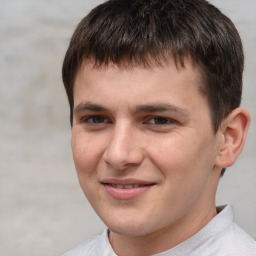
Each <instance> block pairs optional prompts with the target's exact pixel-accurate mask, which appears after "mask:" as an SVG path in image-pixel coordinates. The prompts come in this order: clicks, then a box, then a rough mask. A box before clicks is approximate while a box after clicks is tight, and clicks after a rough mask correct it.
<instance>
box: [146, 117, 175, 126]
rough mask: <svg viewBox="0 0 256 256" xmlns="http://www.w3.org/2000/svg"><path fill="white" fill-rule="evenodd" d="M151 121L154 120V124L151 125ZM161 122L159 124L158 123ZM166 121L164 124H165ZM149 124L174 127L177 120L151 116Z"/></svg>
mask: <svg viewBox="0 0 256 256" xmlns="http://www.w3.org/2000/svg"><path fill="white" fill-rule="evenodd" d="M151 120H154V121H155V122H154V123H151ZM157 120H158V121H160V122H159V123H157V122H156V121H157ZM163 121H164V122H163ZM147 122H148V123H149V124H152V125H156V126H168V125H173V124H174V123H175V120H173V119H171V118H168V117H162V116H151V117H150V118H149V119H148V121H147Z"/></svg>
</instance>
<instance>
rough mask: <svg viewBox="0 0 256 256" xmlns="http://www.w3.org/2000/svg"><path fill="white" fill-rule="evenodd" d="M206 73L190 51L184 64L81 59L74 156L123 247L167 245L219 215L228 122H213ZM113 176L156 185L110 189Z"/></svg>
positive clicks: (148, 249) (132, 254)
mask: <svg viewBox="0 0 256 256" xmlns="http://www.w3.org/2000/svg"><path fill="white" fill-rule="evenodd" d="M200 82H201V77H200V73H199V71H198V70H197V69H196V68H195V67H194V66H193V65H192V64H191V63H190V61H189V60H186V61H185V68H182V67H177V66H176V65H175V64H174V63H173V62H170V63H168V64H166V65H164V66H161V67H157V66H153V67H151V68H144V67H140V66H136V67H132V68H119V67H117V66H115V65H114V64H109V65H108V66H106V67H100V68H95V67H94V66H92V65H91V64H85V63H84V64H83V65H82V66H81V68H80V70H79V72H78V74H77V77H76V80H75V85H74V120H73V128H72V150H73V157H74V162H75V165H76V170H77V174H78V178H79V181H80V184H81V187H82V189H83V191H84V193H85V195H86V197H87V198H88V200H89V202H90V203H91V205H92V207H93V208H94V210H95V211H96V213H97V214H98V215H99V216H100V218H101V219H102V220H103V221H104V222H105V224H106V225H107V226H108V228H109V229H110V235H109V240H110V242H111V244H112V247H113V249H114V251H115V252H116V253H117V254H118V255H120V256H126V255H127V256H128V255H129V256H137V255H139V256H146V255H152V254H156V253H159V252H162V251H166V250H168V249H170V248H172V247H174V246H175V245H177V244H179V243H181V242H182V241H184V240H186V239H187V238H189V237H191V236H192V235H193V234H195V233H196V232H198V231H199V230H200V229H201V228H202V227H203V226H204V225H206V224H207V223H208V222H209V221H210V220H211V219H212V218H213V217H214V216H215V215H216V206H215V193H216V189H217V185H218V180H219V175H220V171H221V168H222V167H226V166H228V165H230V164H231V161H230V162H228V161H226V162H225V164H222V163H223V162H224V160H223V159H224V157H223V155H224V153H223V152H224V148H225V147H224V145H225V141H226V139H225V138H226V136H225V134H226V133H225V132H226V130H227V129H226V127H227V124H226V123H225V124H224V125H223V126H222V128H221V129H219V131H218V132H217V133H214V132H213V128H212V122H211V116H210V109H209V105H208V101H207V98H206V96H205V95H204V94H203V93H202V92H201V91H200V89H199V85H200ZM227 123H229V122H227ZM234 158H236V157H234ZM108 182H109V183H112V182H113V183H116V184H117V183H121V184H123V183H125V184H129V183H132V184H134V183H147V185H149V186H147V188H146V190H145V191H144V192H142V193H139V194H138V195H136V193H135V196H134V197H132V198H127V199H119V198H114V197H113V196H111V195H110V194H109V193H108V191H107V189H106V183H108ZM108 187H109V186H108ZM125 191H127V190H125Z"/></svg>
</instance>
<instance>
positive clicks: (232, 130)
mask: <svg viewBox="0 0 256 256" xmlns="http://www.w3.org/2000/svg"><path fill="white" fill-rule="evenodd" d="M249 124H250V115H249V113H248V111H247V110H245V109H243V108H236V109H234V110H233V111H232V112H231V113H230V114H229V115H228V117H227V118H226V119H225V120H223V121H222V123H221V126H220V128H219V132H220V136H221V139H220V145H219V151H218V155H217V158H216V162H215V165H216V166H217V167H221V168H226V167H229V166H231V165H233V163H234V162H235V160H236V159H237V157H238V156H239V154H240V152H241V151H242V149H243V146H244V142H245V138H246V134H247V130H248V127H249Z"/></svg>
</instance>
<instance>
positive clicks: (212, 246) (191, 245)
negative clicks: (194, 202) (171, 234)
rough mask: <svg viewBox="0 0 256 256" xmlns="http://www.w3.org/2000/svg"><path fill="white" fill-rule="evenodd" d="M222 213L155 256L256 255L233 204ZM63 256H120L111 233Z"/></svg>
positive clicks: (222, 208)
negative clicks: (236, 218) (109, 235)
mask: <svg viewBox="0 0 256 256" xmlns="http://www.w3.org/2000/svg"><path fill="white" fill-rule="evenodd" d="M218 212H219V213H218V214H217V216H215V217H214V218H213V219H212V220H211V221H210V222H209V223H208V224H206V225H205V226H204V227H203V228H202V229H201V230H199V231H198V232H197V233H196V234H195V235H193V236H192V237H190V238H189V239H187V240H185V241H184V242H182V243H180V244H178V245H177V246H175V247H174V248H172V249H170V250H168V251H165V252H161V253H158V254H155V255H153V256H256V241H255V240H254V239H253V238H252V237H250V236H249V235H248V234H247V233H246V232H245V231H244V230H243V229H242V228H240V227H239V226H238V225H237V224H235V223H234V222H233V211H232V207H231V206H230V205H227V206H223V207H218ZM63 256H117V254H115V252H114V251H113V249H112V247H111V245H110V243H109V240H108V230H107V229H106V230H104V232H103V233H102V234H101V235H99V236H95V237H93V238H91V239H89V240H87V241H85V242H83V243H81V244H80V245H78V246H77V247H75V248H74V249H72V250H70V251H68V252H67V253H65V254H64V255H63Z"/></svg>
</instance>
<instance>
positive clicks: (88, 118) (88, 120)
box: [82, 115, 109, 124]
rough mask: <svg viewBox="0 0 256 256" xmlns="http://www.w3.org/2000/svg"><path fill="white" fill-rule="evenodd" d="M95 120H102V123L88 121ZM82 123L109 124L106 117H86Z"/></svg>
mask: <svg viewBox="0 0 256 256" xmlns="http://www.w3.org/2000/svg"><path fill="white" fill-rule="evenodd" d="M96 118H98V119H101V120H102V119H104V121H103V122H93V121H92V122H91V121H90V120H94V121H95V119H96ZM82 122H84V123H89V124H103V123H109V122H108V120H107V118H106V117H104V116H100V115H99V116H96V115H95V116H89V117H86V118H84V119H82Z"/></svg>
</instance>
